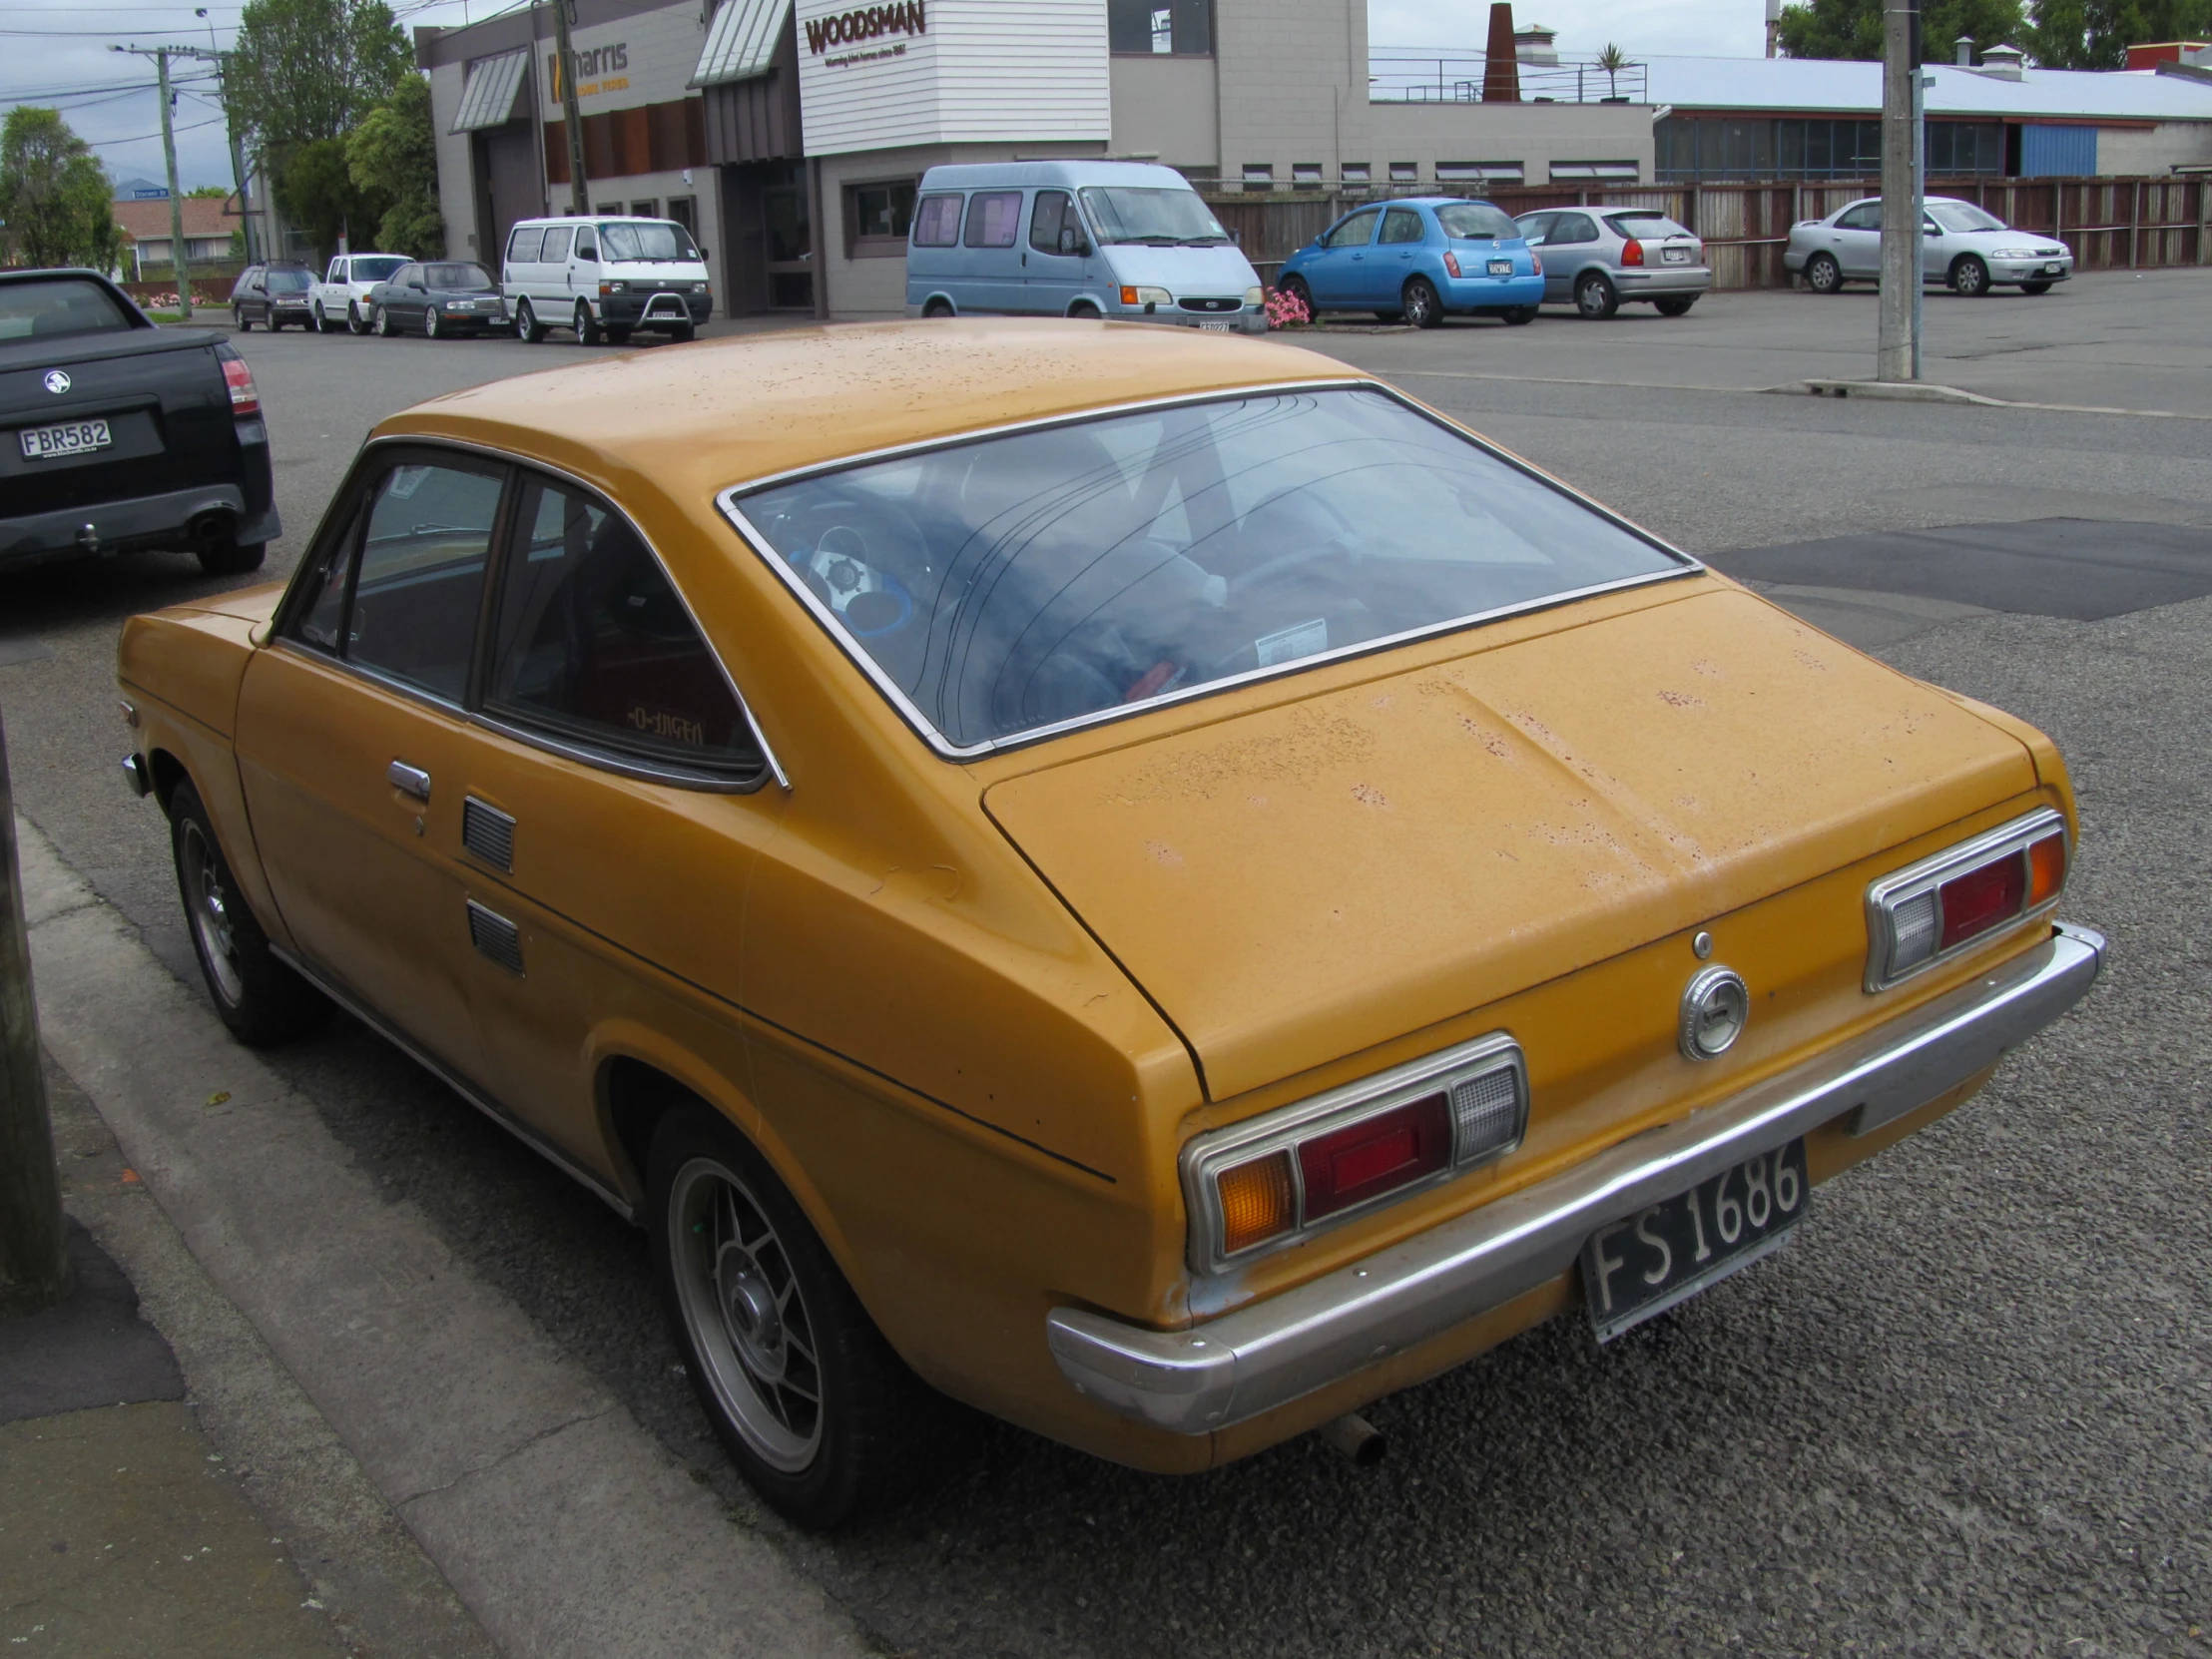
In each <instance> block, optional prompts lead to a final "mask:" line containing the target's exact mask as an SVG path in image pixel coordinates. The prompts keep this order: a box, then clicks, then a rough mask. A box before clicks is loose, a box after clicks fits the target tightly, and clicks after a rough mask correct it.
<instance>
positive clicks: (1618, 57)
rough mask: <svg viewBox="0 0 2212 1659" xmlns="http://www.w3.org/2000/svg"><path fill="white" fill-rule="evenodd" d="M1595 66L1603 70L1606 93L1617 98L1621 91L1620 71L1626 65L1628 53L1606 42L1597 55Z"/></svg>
mask: <svg viewBox="0 0 2212 1659" xmlns="http://www.w3.org/2000/svg"><path fill="white" fill-rule="evenodd" d="M1597 66H1598V68H1600V69H1602V70H1604V71H1605V84H1606V89H1607V93H1608V95H1609V96H1611V97H1614V98H1618V97H1619V96H1620V93H1621V88H1620V73H1621V71H1622V70H1624V69H1626V68H1627V67H1628V54H1627V53H1626V52H1623V51H1622V50H1621V49H1620V48H1619V47H1618V46H1615V45H1612V44H1611V43H1610V42H1608V43H1607V45H1606V48H1605V50H1604V51H1602V52H1600V53H1599V54H1598V55H1597Z"/></svg>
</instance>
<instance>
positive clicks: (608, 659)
mask: <svg viewBox="0 0 2212 1659" xmlns="http://www.w3.org/2000/svg"><path fill="white" fill-rule="evenodd" d="M514 522H515V528H514V533H513V537H512V539H511V541H510V543H509V548H508V552H507V557H506V559H505V562H504V570H503V574H502V577H501V580H500V589H499V603H498V613H497V620H496V623H495V625H494V629H493V636H492V638H493V644H492V662H491V677H490V681H489V684H488V685H487V687H486V689H485V695H484V703H485V707H486V708H487V709H488V710H490V711H492V712H493V713H495V714H499V715H503V716H505V717H506V718H508V719H510V720H513V721H516V722H518V723H520V724H523V725H526V726H531V727H536V728H539V729H541V730H544V731H546V732H548V733H549V734H551V735H554V736H558V737H562V738H565V739H567V740H569V741H571V742H575V743H580V744H584V745H587V746H589V747H591V748H594V749H601V750H606V751H609V752H610V753H611V754H612V755H614V756H617V757H623V756H627V757H634V758H636V759H639V760H644V761H650V762H658V763H660V764H663V765H674V766H678V767H682V768H686V769H692V770H706V771H711V772H724V773H739V774H746V775H758V773H759V771H760V769H761V766H762V757H761V752H760V748H759V746H758V745H757V744H756V743H755V742H754V739H753V731H752V727H751V726H750V725H749V724H748V722H747V721H746V718H745V715H744V712H743V710H741V709H740V708H739V706H738V700H737V698H736V696H735V695H734V694H733V693H732V692H731V690H730V683H729V681H728V680H726V679H725V678H724V677H723V672H722V665H721V663H720V662H719V661H718V660H717V658H716V657H715V654H714V652H713V651H712V649H710V648H709V646H708V644H707V642H706V640H705V639H703V638H702V637H701V636H700V633H699V629H698V627H697V626H696V625H695V624H694V623H693V621H692V618H691V613H690V612H689V611H688V610H686V609H685V607H684V603H683V601H682V600H681V599H680V598H678V597H677V594H676V590H675V589H674V588H673V587H672V586H670V584H669V580H668V576H667V574H666V573H665V572H664V571H663V570H662V569H661V564H660V561H659V560H658V559H656V558H655V557H654V556H653V553H652V550H651V549H650V548H648V547H647V546H646V545H645V543H644V542H643V541H642V540H640V539H639V537H638V533H637V532H636V531H635V530H634V529H632V528H631V527H630V522H629V520H627V519H625V518H624V517H622V515H621V514H619V513H616V512H614V511H612V510H610V509H609V508H608V507H607V506H606V505H605V504H604V503H603V502H601V501H599V500H598V499H596V498H595V497H593V496H591V495H589V494H587V493H586V492H585V491H583V490H582V489H580V488H578V487H577V486H575V485H573V484H564V483H558V482H555V481H554V480H552V479H549V478H539V477H532V476H528V475H525V477H524V480H523V484H522V491H521V499H520V505H519V508H518V510H517V512H516V514H515V521H514Z"/></svg>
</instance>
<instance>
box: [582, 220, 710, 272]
mask: <svg viewBox="0 0 2212 1659" xmlns="http://www.w3.org/2000/svg"><path fill="white" fill-rule="evenodd" d="M599 242H600V246H601V247H602V248H604V249H605V250H606V255H607V259H608V260H609V261H610V262H611V263H613V264H616V265H625V264H630V263H633V262H636V261H642V260H696V259H698V258H699V245H698V244H697V243H695V242H693V241H692V239H691V234H690V233H689V232H688V231H686V230H685V229H684V228H683V226H681V225H663V224H657V223H651V222H648V223H645V224H639V225H602V226H600V228H599Z"/></svg>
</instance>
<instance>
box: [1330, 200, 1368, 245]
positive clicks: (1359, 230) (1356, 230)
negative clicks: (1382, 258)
mask: <svg viewBox="0 0 2212 1659" xmlns="http://www.w3.org/2000/svg"><path fill="white" fill-rule="evenodd" d="M1382 217H1383V216H1382V214H1381V213H1379V212H1378V211H1377V210H1375V209H1373V208H1370V209H1368V210H1367V212H1365V213H1357V214H1354V215H1353V216H1352V217H1351V218H1350V219H1348V220H1346V221H1345V222H1344V223H1343V224H1342V225H1340V226H1338V227H1337V228H1336V229H1335V230H1334V231H1332V232H1330V233H1329V235H1328V236H1326V237H1324V238H1322V243H1321V245H1322V246H1323V247H1324V248H1365V247H1367V245H1368V243H1369V242H1370V241H1371V240H1372V239H1373V238H1374V236H1375V222H1376V221H1377V220H1378V219H1380V218H1382Z"/></svg>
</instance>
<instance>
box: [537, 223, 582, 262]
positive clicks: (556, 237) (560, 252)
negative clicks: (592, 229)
mask: <svg viewBox="0 0 2212 1659" xmlns="http://www.w3.org/2000/svg"><path fill="white" fill-rule="evenodd" d="M574 235H575V233H574V232H573V231H572V230H571V229H570V228H569V227H568V226H566V225H555V226H553V227H552V228H551V229H550V230H548V231H547V232H546V233H545V252H544V253H542V254H540V255H539V256H538V258H539V259H540V260H541V261H543V262H544V263H545V264H547V265H559V264H560V263H561V262H562V261H563V260H565V259H567V258H568V245H569V239H570V238H571V237H573V236H574Z"/></svg>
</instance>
